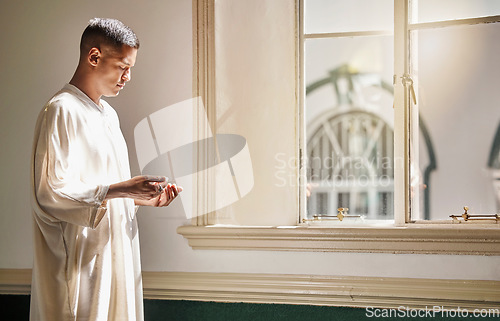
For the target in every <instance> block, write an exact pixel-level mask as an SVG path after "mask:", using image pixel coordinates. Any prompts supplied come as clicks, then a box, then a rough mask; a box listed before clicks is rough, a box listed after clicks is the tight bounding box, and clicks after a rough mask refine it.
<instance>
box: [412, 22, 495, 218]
mask: <svg viewBox="0 0 500 321" xmlns="http://www.w3.org/2000/svg"><path fill="white" fill-rule="evenodd" d="M499 34H500V23H491V24H478V25H469V26H455V27H447V28H439V29H428V30H421V31H414V32H412V33H411V38H412V40H413V43H414V44H415V45H416V46H414V47H415V50H414V51H413V52H412V65H413V69H414V71H413V73H414V75H415V76H416V77H414V81H415V87H416V89H417V92H418V102H417V107H418V109H417V108H414V109H413V110H414V111H416V112H414V113H413V114H412V117H413V120H412V123H413V124H415V125H414V126H413V128H419V130H418V131H414V132H413V135H412V144H411V148H412V149H411V154H412V156H413V158H412V165H411V169H412V170H413V172H412V174H411V182H412V186H411V195H412V196H413V198H412V203H411V204H412V218H413V219H447V220H449V219H450V218H449V215H450V214H462V213H463V207H464V206H468V207H469V208H470V210H469V213H471V214H494V213H498V212H499V211H500V206H499V204H500V193H499V188H498V182H499V181H498V178H499V177H500V175H499V174H498V172H499V171H500V162H499V159H500V154H499V153H500V107H499V105H498V102H499V101H500V90H499V86H498V84H499V82H498V75H499V74H500V59H498V57H500V42H499V41H498V35H499ZM416 146H418V148H415V147H416Z"/></svg>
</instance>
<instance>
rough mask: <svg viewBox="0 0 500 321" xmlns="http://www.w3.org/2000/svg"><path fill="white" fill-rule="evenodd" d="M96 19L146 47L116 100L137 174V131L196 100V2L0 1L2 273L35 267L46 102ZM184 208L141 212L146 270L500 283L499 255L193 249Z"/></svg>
mask: <svg viewBox="0 0 500 321" xmlns="http://www.w3.org/2000/svg"><path fill="white" fill-rule="evenodd" d="M286 1H292V0H286ZM93 16H112V17H116V18H119V19H121V20H123V21H124V22H126V23H127V24H129V25H130V26H131V27H132V28H133V29H134V30H135V31H136V32H137V33H138V35H139V37H140V39H141V41H142V45H141V49H140V51H139V56H138V60H137V64H136V67H135V68H134V70H133V72H132V78H133V79H132V81H131V82H130V83H129V85H127V88H126V89H125V90H124V91H123V92H122V93H121V94H120V96H119V97H117V98H115V99H112V100H110V102H111V103H112V105H114V106H115V108H116V109H117V111H118V114H119V115H120V119H121V124H122V129H123V132H124V135H125V138H126V140H127V142H128V143H129V149H130V155H131V164H132V171H133V173H134V174H138V166H137V160H136V158H135V155H134V151H135V148H134V146H133V129H134V126H135V125H136V124H137V123H138V122H139V121H140V120H141V119H143V118H144V117H145V116H146V115H149V114H150V113H151V112H153V111H156V110H158V109H161V108H162V107H165V106H168V105H170V104H172V103H175V102H179V101H182V100H185V99H187V98H191V96H192V79H191V77H192V66H191V64H192V43H191V42H192V37H191V1H186V0H175V1H174V0H168V1H159V0H158V1H152V0H144V1H140V2H139V1H131V0H129V1H124V0H121V1H107V2H105V4H103V3H102V2H100V1H95V0H92V1H86V2H78V3H76V2H69V1H67V2H63V1H55V0H52V1H44V2H43V3H38V2H36V3H35V4H33V5H32V4H31V1H27V0H21V1H16V2H12V4H9V5H8V6H7V5H4V4H2V10H1V13H0V18H1V19H0V24H1V25H0V26H1V27H2V33H1V35H0V37H1V38H0V40H1V41H0V43H1V44H2V50H1V53H0V55H1V56H0V57H1V60H0V64H1V79H0V81H1V83H0V97H1V98H2V99H1V102H0V103H1V113H0V115H1V117H0V125H1V126H0V131H1V132H0V142H1V145H0V147H1V149H0V150H1V155H2V156H1V157H2V158H1V165H2V166H1V169H0V171H1V180H2V186H1V187H0V200H1V203H0V204H1V205H2V212H1V214H0V268H30V267H31V264H32V259H31V256H32V246H31V242H32V239H31V218H30V215H31V211H30V205H29V184H28V182H29V175H28V172H29V155H30V150H31V140H32V132H33V126H34V122H35V119H36V116H37V114H38V111H39V110H40V108H41V107H42V106H43V104H44V102H45V101H46V100H47V99H48V98H50V96H51V95H52V94H53V93H54V92H55V91H57V90H58V89H59V88H60V87H61V86H62V85H63V84H64V83H65V82H67V81H68V80H69V79H70V77H71V75H72V72H73V70H74V67H75V65H76V61H77V53H78V41H79V36H80V34H81V31H82V30H83V28H84V27H85V25H86V22H87V21H88V19H89V18H91V17H93ZM257 74H258V73H257ZM250 121H251V120H250ZM259 184H265V182H264V183H259ZM259 187H262V186H258V185H256V186H255V187H254V188H259ZM269 201H271V202H272V199H271V200H269ZM176 206H177V207H176ZM176 206H173V207H172V208H170V209H141V210H140V212H139V216H140V222H139V224H140V234H141V244H142V261H143V268H144V270H149V271H187V272H189V271H193V272H194V271H198V272H241V273H245V272H248V273H284V274H295V273H296V274H324V275H350V276H394V277H425V278H444V279H446V278H456V279H484V280H499V279H500V258H499V257H482V256H454V255H449V256H447V255H392V254H364V253H360V254H348V253H320V252H318V253H316V252H261V251H205V250H203V251H194V250H192V249H191V248H190V247H189V246H188V245H187V242H186V240H185V239H183V237H182V236H180V235H178V234H177V233H176V232H175V229H176V227H177V226H179V225H180V224H185V223H186V220H185V219H183V218H182V217H180V216H179V215H178V214H177V213H176V212H178V210H179V208H178V206H179V204H177V205H176ZM282 208H283V209H284V208H286V207H285V206H283V207H282Z"/></svg>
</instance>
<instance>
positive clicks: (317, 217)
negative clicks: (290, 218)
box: [302, 207, 361, 223]
mask: <svg viewBox="0 0 500 321" xmlns="http://www.w3.org/2000/svg"><path fill="white" fill-rule="evenodd" d="M348 210H349V208H347V207H339V208H338V209H337V211H338V213H337V215H328V214H314V215H313V218H312V219H310V218H309V219H308V218H304V219H302V223H305V222H311V221H328V220H339V221H342V220H343V219H344V218H346V217H347V218H352V217H354V218H360V217H361V215H349V214H346V213H347V211H348Z"/></svg>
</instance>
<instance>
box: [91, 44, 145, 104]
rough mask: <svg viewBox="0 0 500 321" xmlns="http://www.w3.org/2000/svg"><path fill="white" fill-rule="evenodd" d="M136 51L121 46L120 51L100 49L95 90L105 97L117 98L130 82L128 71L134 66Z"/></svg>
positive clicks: (107, 48)
mask: <svg viewBox="0 0 500 321" xmlns="http://www.w3.org/2000/svg"><path fill="white" fill-rule="evenodd" d="M136 56H137V49H135V48H132V47H129V46H126V45H122V47H121V48H120V49H118V50H117V49H112V48H109V47H104V48H102V51H101V57H100V61H99V63H98V64H97V69H96V71H97V72H98V73H99V74H98V76H99V77H98V83H97V84H96V85H97V89H98V91H99V93H100V94H101V95H103V96H106V97H112V96H117V95H118V94H119V93H120V90H122V89H123V87H124V86H125V83H126V82H127V81H130V79H131V73H130V69H131V68H132V67H133V66H134V64H135V58H136Z"/></svg>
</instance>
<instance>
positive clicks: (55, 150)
mask: <svg viewBox="0 0 500 321" xmlns="http://www.w3.org/2000/svg"><path fill="white" fill-rule="evenodd" d="M44 113H45V115H44V117H42V120H41V121H42V122H43V123H42V124H41V126H40V127H41V128H42V129H41V130H40V133H39V138H38V144H37V146H36V151H35V164H34V166H35V175H36V177H35V182H37V183H36V184H37V186H35V191H36V200H37V203H38V205H39V208H40V209H41V213H38V214H39V215H41V216H44V218H45V219H48V220H49V221H51V222H60V221H62V222H68V223H72V224H77V225H81V226H85V227H91V228H96V227H97V225H98V224H99V222H100V221H101V219H102V218H103V216H104V215H105V213H106V202H105V201H104V198H105V197H106V194H107V192H108V189H109V185H99V184H92V183H89V182H87V181H85V177H88V175H87V174H88V173H82V172H81V167H82V166H80V164H81V162H85V161H89V160H88V159H86V158H85V157H82V156H84V155H81V154H80V153H79V148H78V147H79V140H82V139H86V137H82V135H81V133H80V135H79V133H78V123H79V120H78V117H77V115H75V113H72V112H71V110H69V109H68V108H65V106H62V104H59V103H57V102H53V103H52V104H49V105H48V106H47V108H46V109H45V111H44ZM90 161H91V160H90ZM90 176H91V175H90Z"/></svg>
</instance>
